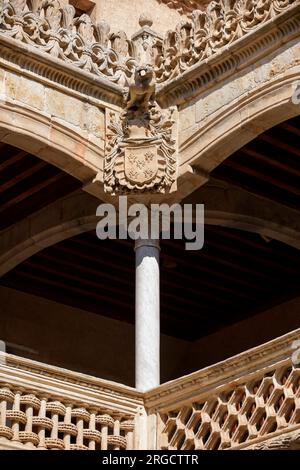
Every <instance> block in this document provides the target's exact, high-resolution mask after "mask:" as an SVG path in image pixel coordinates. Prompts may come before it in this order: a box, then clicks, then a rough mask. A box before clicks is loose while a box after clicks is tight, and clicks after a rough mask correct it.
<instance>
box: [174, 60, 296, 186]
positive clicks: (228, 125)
mask: <svg viewBox="0 0 300 470" xmlns="http://www.w3.org/2000/svg"><path fill="white" fill-rule="evenodd" d="M284 57H285V56H284ZM278 60H279V59H278ZM282 60H283V59H282ZM286 60H287V59H286ZM271 64H272V61H271V62H270V64H266V65H265V66H266V67H267V66H269V68H267V69H266V70H264V69H262V67H263V66H262V65H259V66H258V67H257V69H256V70H255V71H253V70H252V71H251V70H250V71H249V70H248V71H247V73H244V74H242V73H241V74H239V76H238V77H237V78H233V79H228V80H227V81H226V82H225V83H224V84H223V85H222V87H220V84H219V85H218V86H216V87H215V88H214V89H213V90H209V91H208V92H207V93H206V94H205V95H203V96H200V98H198V99H197V100H195V101H194V102H193V103H192V104H190V105H189V106H187V107H186V108H184V109H183V110H182V111H181V117H180V119H181V126H183V127H184V126H185V127H187V128H186V129H182V138H181V143H180V154H181V164H180V165H181V174H186V173H187V172H190V171H191V167H192V168H193V169H194V174H196V175H197V174H199V176H200V178H199V182H200V184H201V183H202V182H203V181H202V179H201V175H203V176H205V175H208V174H209V173H210V172H211V171H212V170H213V169H214V168H215V167H217V166H218V165H219V164H221V163H222V162H223V161H224V160H225V159H226V158H228V157H229V156H230V155H232V154H233V153H234V152H236V151H237V150H239V149H240V148H242V147H243V146H244V145H246V144H247V143H248V142H250V141H251V140H253V139H255V138H256V137H257V136H258V135H259V134H261V133H263V132H264V131H266V130H268V129H270V128H272V127H274V126H276V125H278V124H280V123H282V122H284V121H286V120H288V119H291V118H293V117H296V116H298V115H300V105H297V104H294V103H293V102H292V96H293V93H294V91H295V86H296V83H297V82H300V66H299V65H295V66H294V67H291V68H290V69H288V70H285V71H284V72H282V73H279V72H278V74H276V73H275V72H274V67H273V68H271ZM272 70H273V74H274V76H273V77H272V74H271V71H272ZM263 73H264V75H265V77H264V80H262V79H261V80H260V81H259V78H260V74H263ZM268 77H269V78H268ZM256 81H257V82H259V83H257V82H256ZM243 83H250V84H251V87H250V88H249V89H247V90H246V91H245V90H244V89H243V86H242V84H243ZM228 95H229V96H228ZM222 97H223V102H222Z"/></svg>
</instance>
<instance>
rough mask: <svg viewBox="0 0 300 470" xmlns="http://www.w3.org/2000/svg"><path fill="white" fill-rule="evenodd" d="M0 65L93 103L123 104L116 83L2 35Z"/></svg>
mask: <svg viewBox="0 0 300 470" xmlns="http://www.w3.org/2000/svg"><path fill="white" fill-rule="evenodd" d="M0 66H1V67H3V68H5V69H8V70H13V71H15V72H18V73H20V71H22V75H24V76H27V77H29V78H32V79H33V80H38V81H40V82H42V83H45V84H50V85H51V87H54V88H58V89H64V90H67V91H68V93H69V94H70V93H71V94H73V95H74V96H78V95H81V96H82V95H84V97H85V99H88V100H89V102H92V103H93V102H95V104H99V101H100V102H105V103H110V104H112V105H115V106H117V107H121V106H122V103H123V92H122V89H121V88H120V87H119V86H118V85H116V84H114V83H110V82H108V81H107V80H105V79H104V78H102V77H98V76H95V75H92V74H91V73H89V72H87V71H85V70H82V69H80V68H78V67H76V66H75V65H74V64H71V63H65V62H62V61H61V60H60V59H57V58H55V57H52V56H49V55H47V54H45V53H44V52H42V51H40V50H39V49H36V48H34V47H32V46H30V45H27V44H24V43H22V42H19V41H15V40H14V39H12V38H10V37H7V36H5V35H1V34H0Z"/></svg>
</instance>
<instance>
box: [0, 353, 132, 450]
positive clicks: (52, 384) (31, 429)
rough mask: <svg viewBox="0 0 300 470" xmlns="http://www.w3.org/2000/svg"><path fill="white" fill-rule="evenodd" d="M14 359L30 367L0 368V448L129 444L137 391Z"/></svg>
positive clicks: (109, 447)
mask: <svg viewBox="0 0 300 470" xmlns="http://www.w3.org/2000/svg"><path fill="white" fill-rule="evenodd" d="M7 360H8V362H9V361H10V363H11V361H12V362H14V363H15V366H16V367H19V365H20V362H19V361H14V360H13V359H7ZM20 361H21V363H22V365H23V366H24V365H25V364H26V368H27V369H29V367H30V371H29V370H27V371H26V372H25V371H24V370H23V371H21V370H17V369H15V370H12V368H11V367H10V366H7V365H2V366H0V368H1V369H2V370H1V373H0V448H7V447H10V446H11V447H12V448H14V445H17V447H18V448H20V445H21V448H22V447H23V448H25V449H27V448H28V449H58V450H119V449H121V450H124V449H132V448H133V446H134V427H135V426H134V419H135V415H136V414H137V412H138V407H139V398H138V395H139V394H138V393H137V392H135V391H134V390H132V389H129V388H128V387H122V386H116V385H114V384H112V386H110V383H109V382H105V381H100V380H97V379H92V378H89V377H87V376H81V374H74V373H70V372H68V371H65V372H66V376H65V377H64V374H63V372H62V371H61V370H59V369H57V368H55V367H54V368H53V367H51V366H46V365H45V366H43V365H41V364H40V367H39V368H37V363H33V362H32V361H27V360H24V359H21V360H20ZM17 362H19V364H18V365H17ZM3 369H4V370H3ZM9 371H10V372H11V373H10V372H9ZM50 371H51V372H50ZM37 372H38V374H39V375H38V374H37Z"/></svg>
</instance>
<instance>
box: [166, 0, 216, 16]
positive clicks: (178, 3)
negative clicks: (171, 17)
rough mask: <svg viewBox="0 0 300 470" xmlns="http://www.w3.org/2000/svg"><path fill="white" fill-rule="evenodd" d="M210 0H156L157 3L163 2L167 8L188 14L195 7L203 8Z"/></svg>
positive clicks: (195, 8)
mask: <svg viewBox="0 0 300 470" xmlns="http://www.w3.org/2000/svg"><path fill="white" fill-rule="evenodd" d="M209 2H210V0H158V3H164V4H165V5H167V6H168V7H169V8H172V9H174V10H177V11H179V13H185V14H189V13H192V12H193V11H194V10H197V8H201V9H204V7H206V6H207V4H208V3H209Z"/></svg>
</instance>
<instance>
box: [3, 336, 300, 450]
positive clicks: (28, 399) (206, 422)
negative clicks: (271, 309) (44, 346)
mask: <svg viewBox="0 0 300 470" xmlns="http://www.w3.org/2000/svg"><path fill="white" fill-rule="evenodd" d="M299 338H300V329H299V330H296V331H294V332H291V333H289V334H286V335H284V336H282V337H280V338H277V339H275V340H273V341H271V342H269V343H266V344H264V345H262V346H259V347H256V348H254V349H252V350H249V351H246V352H244V353H242V354H240V355H238V356H235V357H233V358H230V359H228V360H225V361H223V362H221V363H219V364H216V365H213V366H210V367H207V368H206V369H202V370H200V371H198V372H195V373H193V374H190V375H187V376H184V377H181V378H179V379H176V380H173V381H171V382H168V383H165V384H163V385H161V386H159V387H158V388H156V389H153V390H150V391H149V392H146V393H141V392H139V391H137V390H135V389H133V388H130V387H126V386H123V385H119V384H116V383H113V382H108V381H105V380H101V379H96V378H93V377H90V376H86V375H83V374H79V373H75V372H71V371H68V370H64V369H59V368H57V367H53V366H49V365H46V364H40V363H37V362H34V361H31V360H28V359H24V358H17V357H15V356H11V355H9V354H3V353H1V356H0V449H29V450H30V449H32V450H33V449H45V450H46V449H60V450H85V449H86V450H107V449H108V450H109V449H111V450H118V449H122V450H124V449H126V450H128V449H163V450H194V449H195V450H200V449H203V450H217V449H244V448H245V449H273V448H279V449H298V448H300V367H299V365H298V364H297V358H298V359H300V355H299V350H298V352H295V341H296V340H299ZM295 358H296V360H295Z"/></svg>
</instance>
